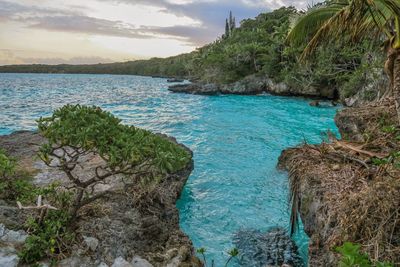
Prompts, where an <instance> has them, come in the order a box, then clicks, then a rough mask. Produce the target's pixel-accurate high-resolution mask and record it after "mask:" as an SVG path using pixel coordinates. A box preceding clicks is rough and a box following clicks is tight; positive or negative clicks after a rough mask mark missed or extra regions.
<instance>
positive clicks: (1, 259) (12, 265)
mask: <svg viewBox="0 0 400 267" xmlns="http://www.w3.org/2000/svg"><path fill="white" fill-rule="evenodd" d="M18 262H19V257H18V255H17V251H16V250H15V249H14V248H12V247H0V266H4V267H16V266H18Z"/></svg>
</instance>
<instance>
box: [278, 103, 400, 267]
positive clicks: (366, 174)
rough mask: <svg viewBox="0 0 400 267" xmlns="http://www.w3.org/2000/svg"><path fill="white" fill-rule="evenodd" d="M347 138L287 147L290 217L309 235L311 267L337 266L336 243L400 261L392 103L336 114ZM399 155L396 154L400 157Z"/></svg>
mask: <svg viewBox="0 0 400 267" xmlns="http://www.w3.org/2000/svg"><path fill="white" fill-rule="evenodd" d="M336 123H337V126H338V128H339V130H340V133H341V136H342V140H340V141H338V140H335V139H333V140H332V143H330V144H321V145H303V146H301V147H297V148H292V149H288V150H286V151H284V152H283V153H282V155H281V157H280V167H282V168H284V169H286V170H288V171H289V174H290V184H291V198H292V213H293V218H296V214H299V217H300V218H301V219H302V221H303V224H304V227H305V231H306V233H307V234H308V235H309V236H310V238H311V240H310V245H309V262H310V266H337V261H338V255H337V254H336V253H335V252H334V248H335V247H337V246H340V245H342V244H343V242H345V241H351V242H354V243H360V244H361V245H362V249H363V251H365V252H368V253H369V255H370V257H371V258H372V260H374V261H375V260H380V261H383V260H385V261H389V262H393V263H395V266H398V264H400V223H399V222H400V164H399V161H400V159H399V158H400V155H399V153H398V151H400V129H399V127H398V126H396V125H397V121H396V116H395V109H394V103H393V100H385V101H382V102H380V103H374V104H369V105H366V106H363V107H361V108H348V109H344V110H342V111H340V112H339V113H338V114H337V116H336ZM396 153H397V154H396Z"/></svg>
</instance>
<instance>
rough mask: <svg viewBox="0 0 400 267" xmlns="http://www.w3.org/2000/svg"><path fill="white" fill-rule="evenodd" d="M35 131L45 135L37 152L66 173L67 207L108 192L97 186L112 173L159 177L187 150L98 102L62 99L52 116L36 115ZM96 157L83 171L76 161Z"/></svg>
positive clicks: (74, 209)
mask: <svg viewBox="0 0 400 267" xmlns="http://www.w3.org/2000/svg"><path fill="white" fill-rule="evenodd" d="M38 128H39V132H40V133H41V134H42V135H43V136H44V137H46V138H47V140H48V142H47V143H45V144H44V145H43V146H42V147H41V148H40V152H39V156H40V158H41V159H42V160H43V161H44V162H45V163H46V164H47V165H48V166H50V167H54V168H58V169H59V170H61V171H63V172H64V173H65V175H66V176H67V177H68V180H69V182H70V185H68V186H69V187H68V188H69V190H71V191H72V192H73V193H74V200H73V203H72V205H71V207H70V210H69V213H70V215H71V218H72V219H74V218H75V217H76V216H77V213H78V211H79V209H80V208H81V207H83V206H85V205H87V204H89V203H92V202H93V201H95V200H96V199H99V198H101V197H103V196H105V195H106V194H108V193H109V191H108V190H104V191H99V190H96V186H97V185H98V184H101V183H102V184H105V183H108V182H109V181H110V179H116V175H124V176H128V177H129V178H130V179H131V180H132V181H133V182H139V181H142V180H143V179H145V178H146V179H151V180H152V181H159V180H160V179H161V177H162V176H163V175H165V174H166V173H171V172H175V171H177V170H180V169H182V168H183V167H184V166H185V165H186V163H187V162H188V160H189V155H188V152H187V151H186V150H184V149H183V148H182V147H180V146H178V145H176V144H174V143H172V142H170V141H169V140H167V139H165V138H163V137H161V136H159V135H155V134H152V133H151V132H149V131H146V130H142V129H139V128H135V127H133V126H127V125H123V124H121V120H120V119H118V118H116V117H114V116H113V115H112V114H110V113H109V112H105V111H103V110H101V109H100V108H98V107H87V106H80V105H75V106H74V105H66V106H64V107H62V108H60V109H58V110H56V111H55V112H54V113H53V115H52V116H51V117H48V118H40V119H39V120H38ZM94 156H96V157H98V158H99V159H101V160H99V161H96V165H95V166H94V170H93V171H92V172H91V173H90V174H89V175H88V174H87V173H86V174H85V173H84V172H82V171H78V169H77V167H79V166H82V164H83V163H85V162H88V161H90V160H91V159H93V157H94Z"/></svg>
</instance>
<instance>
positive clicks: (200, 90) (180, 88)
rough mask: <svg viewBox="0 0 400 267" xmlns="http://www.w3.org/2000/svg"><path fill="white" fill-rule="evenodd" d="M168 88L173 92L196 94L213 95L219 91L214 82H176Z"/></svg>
mask: <svg viewBox="0 0 400 267" xmlns="http://www.w3.org/2000/svg"><path fill="white" fill-rule="evenodd" d="M168 90H169V91H171V92H173V93H186V94H196V95H215V94H219V93H220V90H219V87H218V86H217V85H216V84H201V83H190V84H177V85H173V86H170V87H169V88H168Z"/></svg>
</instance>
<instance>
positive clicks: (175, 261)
mask: <svg viewBox="0 0 400 267" xmlns="http://www.w3.org/2000/svg"><path fill="white" fill-rule="evenodd" d="M181 262H182V257H181V255H178V256H176V257H175V258H172V260H171V261H170V262H169V263H168V264H167V267H179V266H180V265H181Z"/></svg>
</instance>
